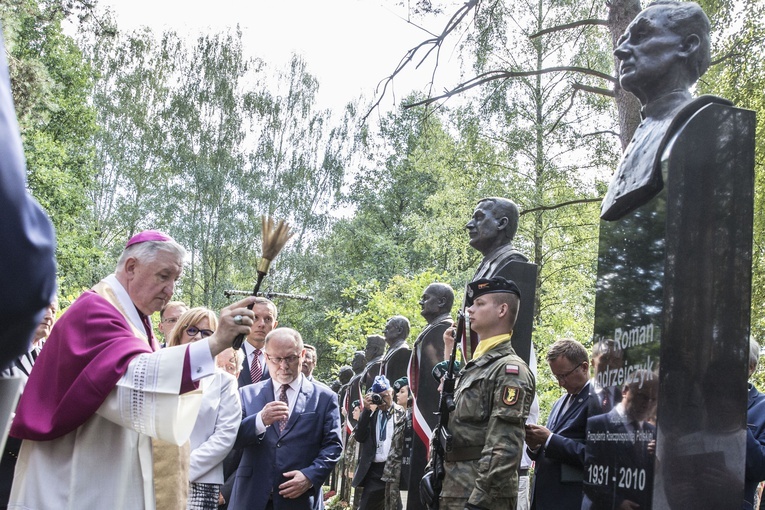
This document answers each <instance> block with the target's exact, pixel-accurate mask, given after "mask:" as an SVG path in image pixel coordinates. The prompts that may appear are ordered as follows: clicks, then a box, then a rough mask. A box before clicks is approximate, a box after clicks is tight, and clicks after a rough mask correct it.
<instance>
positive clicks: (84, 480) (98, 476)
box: [9, 230, 253, 510]
mask: <svg viewBox="0 0 765 510" xmlns="http://www.w3.org/2000/svg"><path fill="white" fill-rule="evenodd" d="M184 253H185V252H184V250H183V248H181V247H180V246H179V245H178V244H177V243H176V242H175V241H174V240H173V239H172V238H170V237H169V236H168V235H166V234H163V233H161V232H158V231H154V230H148V231H144V232H141V233H139V234H137V235H135V236H133V237H132V238H131V239H130V240H129V241H128V243H127V246H126V247H125V250H124V252H123V253H122V256H121V257H120V260H119V262H118V264H117V269H116V271H115V273H114V274H112V275H109V276H107V277H106V278H104V279H103V280H101V281H100V282H99V283H98V284H96V285H95V286H94V287H93V288H92V289H91V290H88V291H86V292H84V293H83V294H82V295H81V296H80V297H79V298H78V299H77V300H76V301H75V302H74V303H73V304H72V305H71V306H70V307H69V309H68V310H67V311H66V312H65V313H64V314H63V315H62V316H61V318H60V319H59V321H58V322H57V323H56V327H55V328H54V329H53V331H52V333H51V335H50V337H49V338H48V341H47V342H46V344H45V349H43V350H42V352H41V353H40V356H39V357H38V358H37V361H36V363H35V370H33V371H32V374H31V376H30V378H29V381H28V382H27V385H26V388H25V391H24V394H23V396H22V397H21V400H20V402H19V406H18V410H17V414H16V417H15V418H14V421H13V426H12V428H11V435H12V436H14V437H17V438H19V439H22V440H23V443H22V446H21V452H20V454H19V459H18V462H17V465H16V476H15V479H14V483H13V488H12V490H11V498H10V504H9V508H24V509H47V508H111V509H124V510H133V509H137V510H138V509H140V510H144V509H145V510H153V509H154V508H156V506H157V504H156V499H155V487H154V476H155V467H156V466H155V463H154V461H155V460H156V458H155V456H156V452H155V451H153V446H154V440H156V439H159V440H161V441H165V442H168V443H172V444H176V445H180V444H183V443H185V442H186V441H187V440H188V438H189V435H190V433H191V430H192V428H193V426H194V422H195V421H196V416H197V412H198V410H199V404H200V402H201V392H198V391H194V390H195V389H196V388H197V386H198V381H199V380H200V379H201V378H203V377H205V376H208V375H211V374H213V372H214V371H215V359H214V357H215V355H217V354H218V353H220V352H221V351H223V350H224V349H226V348H228V347H230V346H231V344H232V343H233V340H234V338H236V336H237V335H239V334H248V333H249V332H250V325H251V324H252V319H251V317H252V312H251V311H249V310H247V309H246V308H245V307H246V306H247V305H248V304H249V303H251V302H252V300H253V298H252V297H249V298H246V299H244V300H242V301H240V302H238V303H235V304H233V305H231V306H229V307H227V308H224V309H223V310H221V314H220V323H219V325H218V329H217V331H216V332H215V333H214V334H213V335H211V336H210V337H208V338H206V339H204V340H201V341H199V342H193V343H191V344H187V345H182V346H177V347H172V348H167V349H159V346H158V344H157V342H156V340H155V339H154V335H153V332H152V326H151V321H150V319H149V316H150V315H151V314H152V313H154V312H157V311H159V310H161V309H162V307H163V306H165V304H166V303H167V302H168V301H169V300H170V298H171V297H172V295H173V290H174V288H175V282H176V281H177V279H178V278H179V277H180V275H181V270H182V264H183V257H184ZM181 483H182V482H181Z"/></svg>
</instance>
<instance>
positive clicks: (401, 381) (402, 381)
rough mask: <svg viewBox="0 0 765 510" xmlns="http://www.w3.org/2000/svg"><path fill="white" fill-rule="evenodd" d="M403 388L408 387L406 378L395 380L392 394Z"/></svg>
mask: <svg viewBox="0 0 765 510" xmlns="http://www.w3.org/2000/svg"><path fill="white" fill-rule="evenodd" d="M404 386H409V378H408V377H401V378H400V379H396V382H394V383H393V392H394V393H398V392H399V391H401V388H403V387H404Z"/></svg>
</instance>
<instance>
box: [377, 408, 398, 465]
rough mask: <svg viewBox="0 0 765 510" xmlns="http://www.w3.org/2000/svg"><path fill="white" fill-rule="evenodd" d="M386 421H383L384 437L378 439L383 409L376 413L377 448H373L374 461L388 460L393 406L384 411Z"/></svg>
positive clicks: (391, 435)
mask: <svg viewBox="0 0 765 510" xmlns="http://www.w3.org/2000/svg"><path fill="white" fill-rule="evenodd" d="M386 414H387V416H388V421H387V422H386V423H385V439H380V436H381V435H382V424H381V422H382V418H383V411H380V412H378V413H377V419H376V420H375V423H374V427H375V440H376V444H377V449H376V450H375V460H374V461H375V462H385V461H386V460H388V454H389V453H390V445H391V440H392V439H393V421H394V420H393V408H391V409H388V412H387V413H386Z"/></svg>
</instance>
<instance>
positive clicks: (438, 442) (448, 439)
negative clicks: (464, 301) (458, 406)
mask: <svg viewBox="0 0 765 510" xmlns="http://www.w3.org/2000/svg"><path fill="white" fill-rule="evenodd" d="M468 331H470V319H469V317H468V316H467V314H466V313H464V312H463V311H460V312H459V316H458V318H457V331H456V333H455V335H454V345H453V347H452V352H451V355H450V356H449V364H448V365H447V370H446V375H444V378H443V386H442V389H441V398H440V400H439V402H438V412H437V413H436V414H438V423H437V424H436V428H435V430H433V438H432V439H431V442H430V448H431V449H430V459H431V466H432V469H431V470H430V471H428V472H426V473H425V476H424V477H423V479H422V482H421V483H420V499H421V501H422V503H423V504H424V505H425V506H427V507H428V509H429V510H438V498H439V496H440V494H441V489H442V487H443V482H444V476H446V468H445V466H444V462H445V461H446V454H447V453H448V452H450V451H451V450H452V434H451V432H450V431H449V414H450V413H451V412H452V411H454V408H455V405H454V385H455V382H456V379H457V378H456V376H455V375H454V363H455V361H456V359H457V346H458V345H459V344H460V342H461V341H462V339H463V337H464V336H465V335H466V334H467V332H468Z"/></svg>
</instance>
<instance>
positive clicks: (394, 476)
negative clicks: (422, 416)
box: [382, 377, 412, 510]
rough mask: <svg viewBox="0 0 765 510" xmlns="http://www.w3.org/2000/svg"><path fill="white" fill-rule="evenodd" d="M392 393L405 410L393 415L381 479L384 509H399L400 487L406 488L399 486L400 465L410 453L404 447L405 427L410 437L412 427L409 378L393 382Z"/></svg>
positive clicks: (407, 460)
mask: <svg viewBox="0 0 765 510" xmlns="http://www.w3.org/2000/svg"><path fill="white" fill-rule="evenodd" d="M393 395H394V397H395V399H396V404H398V405H399V406H401V407H402V408H403V409H404V411H405V412H404V413H403V414H400V415H399V414H397V415H395V421H394V422H393V437H392V439H391V444H390V452H389V453H388V460H386V461H385V470H383V476H382V481H383V482H385V510H399V509H400V508H401V506H402V505H401V489H403V490H406V489H407V487H406V486H404V487H401V480H402V476H401V471H402V467H403V464H404V463H405V462H406V463H407V464H408V463H409V459H408V458H407V459H406V460H405V457H407V456H408V453H410V452H409V451H407V449H406V448H405V447H404V436H405V433H406V432H407V429H409V430H410V437H411V428H412V409H411V407H410V404H411V402H412V398H411V395H410V393H409V379H408V378H407V377H401V378H399V379H397V380H396V382H394V383H393ZM407 474H408V473H407ZM403 479H404V480H405V482H406V481H408V479H409V477H408V476H407V477H405V478H403Z"/></svg>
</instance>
